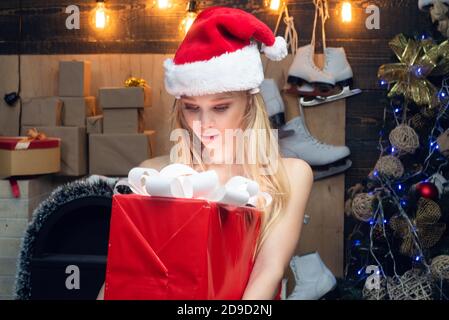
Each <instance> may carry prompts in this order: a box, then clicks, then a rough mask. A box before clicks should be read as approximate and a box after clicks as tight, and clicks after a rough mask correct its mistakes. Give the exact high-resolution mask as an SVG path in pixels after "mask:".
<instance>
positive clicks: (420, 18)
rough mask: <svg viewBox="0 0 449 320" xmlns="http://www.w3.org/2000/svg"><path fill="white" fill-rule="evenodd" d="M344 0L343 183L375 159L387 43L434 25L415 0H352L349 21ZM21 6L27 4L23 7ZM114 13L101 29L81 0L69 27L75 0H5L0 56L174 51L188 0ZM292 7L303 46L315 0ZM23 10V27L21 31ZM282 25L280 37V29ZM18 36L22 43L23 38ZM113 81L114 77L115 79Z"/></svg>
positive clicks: (124, 5)
mask: <svg viewBox="0 0 449 320" xmlns="http://www.w3.org/2000/svg"><path fill="white" fill-rule="evenodd" d="M340 2H341V1H339V0H329V5H330V9H331V10H330V15H331V19H330V20H329V21H328V24H327V38H328V44H329V45H330V46H343V47H344V48H345V49H346V51H347V54H348V58H349V61H350V63H351V65H352V68H353V70H354V74H355V84H356V86H357V87H359V88H361V89H363V90H364V94H363V95H361V96H358V97H355V98H353V99H351V100H349V101H348V106H347V107H348V109H347V116H346V122H347V127H346V137H347V138H346V143H347V145H348V146H349V147H350V148H351V149H352V160H353V167H352V169H351V170H350V171H349V172H348V175H347V179H346V185H347V186H350V185H352V184H353V183H355V182H357V181H358V180H359V179H361V178H363V177H365V175H366V174H367V172H369V170H370V168H371V167H372V165H373V162H374V161H375V160H374V159H375V158H376V157H377V150H376V143H377V142H376V140H377V135H378V131H379V128H380V121H381V118H382V109H383V105H382V103H381V102H380V101H379V100H380V99H381V98H382V97H383V91H382V90H381V89H380V88H379V87H378V86H377V80H376V72H377V68H378V67H379V65H380V64H382V63H386V62H388V61H390V59H391V57H392V54H391V51H390V49H389V48H388V41H389V39H391V38H392V37H393V36H394V35H395V34H397V33H399V32H405V33H407V34H414V33H419V32H420V31H422V30H428V29H429V28H430V25H431V24H430V19H429V17H428V14H426V13H422V12H420V11H419V10H418V8H417V0H395V1H391V0H353V1H351V2H352V3H353V7H354V10H353V16H354V21H353V22H352V23H351V24H349V25H344V24H342V23H341V22H340V21H339V19H338V16H337V14H338V12H337V10H338V4H339V3H340ZM19 3H21V5H22V8H21V9H20V8H19V7H18V4H19ZM107 3H108V7H109V8H110V10H111V12H110V15H111V21H112V23H111V27H110V28H109V29H108V30H107V31H106V32H96V31H95V30H94V29H93V28H92V25H91V21H90V19H89V14H90V12H91V10H92V9H93V6H94V1H91V0H79V1H76V5H78V7H79V9H80V12H81V26H80V29H79V30H68V29H66V28H65V19H66V17H67V14H66V13H65V8H66V7H67V6H68V5H71V4H74V2H73V1H71V0H47V1H39V0H22V1H20V2H19V1H17V0H3V1H1V2H0V54H16V53H17V52H18V51H19V50H20V52H22V53H25V54H33V55H34V54H87V53H93V54H103V53H118V54H123V53H159V54H173V53H174V52H175V50H176V48H177V46H178V45H179V43H180V41H181V39H182V38H181V36H180V35H179V32H178V31H177V27H178V24H179V22H180V20H181V18H182V17H183V15H184V10H185V3H186V2H185V1H177V0H175V1H174V3H175V5H174V7H173V8H172V9H169V10H167V11H160V10H158V9H156V8H152V7H151V3H152V1H149V0H135V1H119V0H109V1H107ZM198 3H199V5H198V6H199V8H200V9H201V8H205V7H207V6H211V5H225V6H234V7H238V8H241V9H244V10H246V11H248V12H251V13H253V14H255V15H256V16H257V17H259V18H260V19H262V20H263V21H265V22H266V23H267V24H268V25H270V26H271V27H272V28H273V29H274V26H275V24H276V19H277V16H276V15H275V14H273V13H270V12H269V11H268V10H266V9H265V8H264V6H263V3H264V0H258V1H251V0H246V1H237V0H220V1H198ZM288 3H289V11H290V14H291V15H292V16H293V17H294V19H295V26H296V29H297V30H298V32H299V38H300V45H303V44H306V43H307V42H308V41H310V34H311V28H312V22H313V4H312V0H289V1H288ZM368 5H376V6H378V7H379V9H380V29H379V30H367V29H366V27H365V19H366V17H367V16H368V15H367V14H366V13H365V8H366V7H367V6H368ZM20 14H21V15H22V18H21V20H22V27H21V28H22V32H21V33H20V32H19V20H20ZM283 32H284V26H283V25H281V28H280V30H279V33H278V34H283ZM19 39H20V40H21V41H18V40H19ZM111 81H113V80H111Z"/></svg>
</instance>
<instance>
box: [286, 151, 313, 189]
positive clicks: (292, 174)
mask: <svg viewBox="0 0 449 320" xmlns="http://www.w3.org/2000/svg"><path fill="white" fill-rule="evenodd" d="M282 163H283V165H284V167H285V169H286V171H287V175H288V177H289V179H290V184H291V186H292V187H293V188H294V187H301V186H302V187H303V186H304V185H312V183H313V171H312V168H311V167H310V165H309V164H308V163H307V162H305V161H304V160H302V159H296V158H282Z"/></svg>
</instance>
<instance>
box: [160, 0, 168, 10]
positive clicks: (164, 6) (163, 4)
mask: <svg viewBox="0 0 449 320" xmlns="http://www.w3.org/2000/svg"><path fill="white" fill-rule="evenodd" d="M157 7H158V8H159V9H167V8H170V7H171V3H170V0H157Z"/></svg>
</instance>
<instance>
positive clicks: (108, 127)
mask: <svg viewBox="0 0 449 320" xmlns="http://www.w3.org/2000/svg"><path fill="white" fill-rule="evenodd" d="M144 129H145V128H144V114H143V109H105V110H103V133H142V132H143V130H144Z"/></svg>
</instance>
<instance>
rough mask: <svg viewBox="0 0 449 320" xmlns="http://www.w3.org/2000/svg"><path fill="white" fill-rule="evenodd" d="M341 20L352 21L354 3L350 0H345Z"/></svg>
mask: <svg viewBox="0 0 449 320" xmlns="http://www.w3.org/2000/svg"><path fill="white" fill-rule="evenodd" d="M341 20H342V21H343V22H346V23H347V22H351V21H352V5H351V2H350V1H345V2H343V5H342V7H341Z"/></svg>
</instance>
